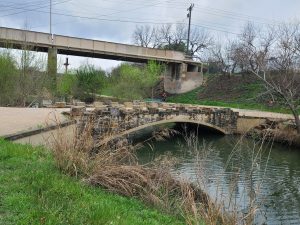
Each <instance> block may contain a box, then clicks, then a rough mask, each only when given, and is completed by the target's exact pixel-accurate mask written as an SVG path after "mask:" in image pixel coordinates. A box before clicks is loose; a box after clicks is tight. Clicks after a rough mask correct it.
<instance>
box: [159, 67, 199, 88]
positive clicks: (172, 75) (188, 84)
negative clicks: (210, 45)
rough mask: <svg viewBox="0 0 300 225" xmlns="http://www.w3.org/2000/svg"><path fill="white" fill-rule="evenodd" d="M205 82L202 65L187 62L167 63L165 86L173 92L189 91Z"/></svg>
mask: <svg viewBox="0 0 300 225" xmlns="http://www.w3.org/2000/svg"><path fill="white" fill-rule="evenodd" d="M202 84H203V73H202V66H201V65H200V64H199V65H197V64H196V65H192V64H186V63H169V64H168V65H167V69H166V73H165V79H164V88H165V91H166V92H168V93H171V94H181V93H186V92H189V91H191V90H193V89H195V88H197V87H200V86H201V85H202Z"/></svg>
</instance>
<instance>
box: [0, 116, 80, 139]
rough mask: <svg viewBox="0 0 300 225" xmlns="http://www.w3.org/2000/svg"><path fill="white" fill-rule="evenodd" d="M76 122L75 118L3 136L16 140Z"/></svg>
mask: <svg viewBox="0 0 300 225" xmlns="http://www.w3.org/2000/svg"><path fill="white" fill-rule="evenodd" d="M75 123H76V121H75V120H71V121H66V122H63V123H61V124H58V125H51V126H48V127H44V128H37V129H33V130H29V131H20V132H17V133H14V134H9V135H5V136H2V138H4V140H8V141H15V140H18V139H21V138H25V137H29V136H33V135H36V134H41V133H44V132H47V131H51V130H56V129H58V128H61V127H67V126H70V125H72V124H75Z"/></svg>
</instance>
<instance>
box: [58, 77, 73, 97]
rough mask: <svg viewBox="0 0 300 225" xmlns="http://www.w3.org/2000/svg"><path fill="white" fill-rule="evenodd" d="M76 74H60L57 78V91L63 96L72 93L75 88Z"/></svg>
mask: <svg viewBox="0 0 300 225" xmlns="http://www.w3.org/2000/svg"><path fill="white" fill-rule="evenodd" d="M76 82H77V80H76V76H75V75H74V74H72V73H68V74H64V75H62V76H61V77H60V78H59V80H58V87H57V91H58V94H59V95H61V96H63V97H68V96H70V95H74V90H75V88H76Z"/></svg>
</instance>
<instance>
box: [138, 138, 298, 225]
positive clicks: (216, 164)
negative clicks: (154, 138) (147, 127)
mask: <svg viewBox="0 0 300 225" xmlns="http://www.w3.org/2000/svg"><path fill="white" fill-rule="evenodd" d="M197 142H198V143H197V145H198V148H197V151H193V149H192V148H195V146H194V147H193V146H192V145H190V144H187V142H186V140H184V138H182V137H179V136H178V137H174V138H172V139H170V140H167V141H164V142H156V143H153V146H154V149H155V150H154V151H153V150H151V149H150V148H149V147H147V146H145V148H144V149H142V150H141V151H140V152H139V159H140V161H141V162H149V161H151V160H154V159H155V158H156V157H158V156H160V155H162V154H166V153H167V152H172V154H173V155H174V156H176V157H178V158H182V160H181V163H180V164H179V165H178V167H177V168H176V171H174V172H175V173H179V174H180V175H181V176H184V177H185V178H189V179H190V180H192V181H193V182H198V183H199V184H200V185H201V186H202V188H203V189H204V190H205V191H206V192H207V193H208V194H209V195H210V196H211V198H213V199H216V200H217V201H218V202H219V203H222V204H224V206H225V207H226V209H227V210H228V211H238V212H239V213H240V215H242V214H243V213H247V212H248V211H249V210H250V209H251V208H252V209H255V210H256V214H255V219H254V221H255V222H254V223H255V224H272V225H273V224H298V225H299V224H300V151H297V149H291V148H288V147H286V146H283V145H278V144H273V145H272V143H266V144H264V145H260V144H258V143H255V141H253V140H250V139H244V140H242V141H241V140H240V138H239V137H236V136H219V135H213V134H209V135H205V134H198V137H197ZM237 143H239V144H237ZM199 146H200V147H199ZM203 146H205V148H206V150H205V151H204V150H203ZM207 146H209V147H207ZM207 149H209V150H207ZM270 149H272V150H271V151H270ZM197 159H198V160H197ZM199 178H200V179H199Z"/></svg>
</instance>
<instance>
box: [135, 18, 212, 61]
mask: <svg viewBox="0 0 300 225" xmlns="http://www.w3.org/2000/svg"><path fill="white" fill-rule="evenodd" d="M132 37H133V42H134V43H135V44H137V45H139V46H143V47H150V48H161V49H169V50H175V51H182V52H185V51H186V44H187V43H186V42H187V28H186V26H185V25H184V24H177V25H176V26H172V25H171V24H165V25H162V26H160V27H150V26H149V25H145V26H137V27H136V29H135V31H134V33H133V36H132ZM212 43H213V39H212V37H211V36H210V34H209V33H207V32H205V31H204V30H200V29H199V28H194V29H192V31H191V37H190V46H191V49H190V51H189V53H188V54H189V55H191V56H192V57H195V58H199V57H200V55H201V53H202V52H203V50H204V49H208V48H209V47H210V46H212Z"/></svg>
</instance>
